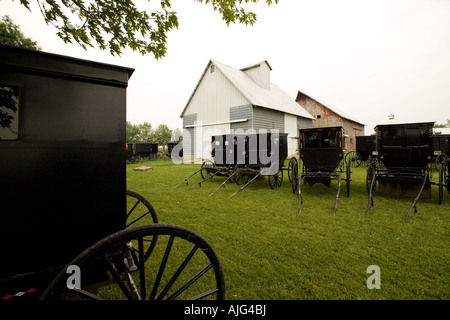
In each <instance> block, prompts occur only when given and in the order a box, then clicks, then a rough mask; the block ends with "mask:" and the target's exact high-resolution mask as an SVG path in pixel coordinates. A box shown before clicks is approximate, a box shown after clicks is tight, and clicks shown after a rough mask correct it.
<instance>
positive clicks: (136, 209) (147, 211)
mask: <svg viewBox="0 0 450 320" xmlns="http://www.w3.org/2000/svg"><path fill="white" fill-rule="evenodd" d="M147 215H150V216H151V219H152V222H153V223H158V216H157V215H156V211H155V209H154V208H153V206H152V205H151V204H150V202H149V201H148V200H147V199H145V198H144V197H143V196H141V195H140V194H139V193H137V192H134V191H131V190H127V223H126V226H125V228H128V227H130V226H131V225H133V224H135V223H136V222H138V221H139V220H141V219H142V218H144V217H145V216H147ZM146 224H149V222H148V221H147V222H146Z"/></svg>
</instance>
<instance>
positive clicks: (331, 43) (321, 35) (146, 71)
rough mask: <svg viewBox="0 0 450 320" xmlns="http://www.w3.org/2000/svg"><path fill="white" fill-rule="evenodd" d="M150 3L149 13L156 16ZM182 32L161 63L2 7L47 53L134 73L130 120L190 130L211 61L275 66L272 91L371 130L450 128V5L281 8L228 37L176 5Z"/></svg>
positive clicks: (262, 7)
mask: <svg viewBox="0 0 450 320" xmlns="http://www.w3.org/2000/svg"><path fill="white" fill-rule="evenodd" d="M152 3H153V2H150V3H149V4H147V6H148V7H149V8H150V9H152V8H153V7H152ZM171 3H172V8H173V10H174V11H177V12H178V17H179V23H180V26H179V29H178V30H174V31H172V32H171V33H170V34H169V39H168V54H167V56H166V57H165V58H163V59H162V60H155V59H154V58H153V56H150V55H147V56H144V57H143V56H141V55H140V54H139V53H133V52H132V51H126V52H124V54H123V55H122V57H112V56H110V54H109V52H107V51H106V52H105V51H100V50H98V49H88V51H84V50H83V49H82V48H81V47H80V46H79V45H77V44H73V45H66V44H64V42H62V40H60V39H59V38H58V37H57V36H56V34H55V33H56V31H55V30H56V29H55V28H54V27H53V26H51V25H50V26H48V25H46V24H45V22H44V21H43V18H42V16H41V14H40V12H39V9H38V8H37V7H36V5H35V1H32V3H31V5H32V13H30V12H29V11H28V10H27V9H25V8H24V7H22V6H21V5H20V2H19V0H15V1H12V0H0V13H1V15H4V14H8V15H9V16H10V17H11V18H12V19H13V20H14V22H15V23H16V24H18V25H19V26H20V27H21V29H22V31H23V32H24V33H25V35H26V36H29V37H31V38H32V39H33V40H36V41H38V44H39V45H40V46H41V47H42V48H43V51H47V52H52V53H57V54H63V55H69V56H73V57H77V58H82V59H89V60H94V61H100V62H106V63H112V64H117V65H122V66H127V67H132V68H134V69H136V70H135V72H134V74H133V76H132V77H131V79H130V81H129V87H128V98H127V120H128V121H131V122H133V123H142V122H144V121H147V122H150V123H151V124H152V126H153V127H154V128H156V127H157V126H158V125H159V124H167V125H168V126H169V128H170V129H172V130H173V129H175V128H180V129H181V128H182V121H181V118H180V114H181V112H182V110H183V108H184V106H185V105H186V103H187V101H188V99H189V97H190V95H191V93H192V91H193V90H194V88H195V85H196V84H197V82H198V80H199V79H200V76H201V74H202V72H203V70H204V69H205V67H206V65H207V63H208V61H209V60H210V59H214V60H217V61H219V62H221V63H224V64H227V65H229V66H231V67H234V68H241V67H244V66H246V65H248V64H251V63H254V62H257V61H260V60H267V61H268V62H269V64H270V65H271V67H272V69H273V70H272V73H271V81H272V82H273V83H274V84H277V85H278V86H280V87H281V88H282V89H283V90H284V91H285V92H286V93H287V94H288V95H289V96H291V97H292V99H295V97H296V95H297V92H298V90H300V91H302V92H303V93H305V94H307V95H310V96H311V97H313V98H316V99H317V100H319V101H321V102H323V103H325V104H329V105H330V106H334V107H336V108H338V109H341V110H342V111H344V112H346V113H347V114H349V115H351V116H352V117H354V118H356V119H358V120H360V122H362V123H364V124H366V128H365V129H366V134H371V133H373V127H374V126H375V125H377V124H381V123H388V122H389V120H388V115H389V114H394V115H395V120H394V121H396V122H420V121H436V122H437V123H445V122H446V119H450V0H280V1H279V4H277V5H274V6H270V7H268V6H267V5H266V4H265V1H261V3H259V4H257V5H251V6H248V8H251V9H252V10H253V11H254V12H256V13H257V15H258V21H257V23H256V25H255V26H242V25H231V26H230V27H227V26H226V25H225V23H224V22H223V21H222V20H221V17H220V15H219V14H218V13H217V12H213V11H212V8H211V7H210V6H209V5H204V4H200V3H198V2H195V1H193V0H172V1H171Z"/></svg>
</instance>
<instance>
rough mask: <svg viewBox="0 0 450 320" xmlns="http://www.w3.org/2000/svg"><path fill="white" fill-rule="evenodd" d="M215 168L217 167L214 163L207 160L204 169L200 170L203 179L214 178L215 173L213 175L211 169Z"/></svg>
mask: <svg viewBox="0 0 450 320" xmlns="http://www.w3.org/2000/svg"><path fill="white" fill-rule="evenodd" d="M213 168H215V165H214V163H213V162H212V161H210V160H206V161H205V162H203V163H202V169H201V170H200V174H201V175H202V178H203V179H209V178H211V177H212V176H213V173H211V169H213Z"/></svg>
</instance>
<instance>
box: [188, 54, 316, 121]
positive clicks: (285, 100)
mask: <svg viewBox="0 0 450 320" xmlns="http://www.w3.org/2000/svg"><path fill="white" fill-rule="evenodd" d="M260 63H267V65H268V66H269V68H270V65H269V63H268V62H267V61H266V60H263V61H261V62H259V63H257V64H258V65H259V64H260ZM211 64H213V65H214V66H215V67H216V68H217V69H219V70H220V71H221V72H222V73H223V74H224V75H225V77H226V78H227V79H228V80H229V81H230V82H231V83H232V84H233V85H234V86H235V87H236V89H238V90H239V91H240V92H241V93H242V94H243V95H244V97H245V98H246V99H248V100H249V101H250V103H251V104H253V105H254V106H258V107H264V108H268V109H272V110H277V111H281V112H284V113H289V114H293V115H296V116H300V117H303V118H307V119H314V117H313V116H311V115H310V114H309V113H308V112H307V111H306V110H305V109H304V108H303V107H302V106H300V105H299V104H298V103H297V102H295V100H293V99H292V98H291V97H289V96H288V95H287V94H286V93H285V92H284V91H283V90H282V89H281V88H280V87H278V86H277V85H275V84H273V83H271V84H270V90H267V89H264V88H262V87H260V86H259V85H258V84H257V83H256V82H255V81H254V80H253V79H251V78H250V77H249V76H248V75H247V74H246V73H245V72H244V70H247V69H248V68H249V67H253V66H255V65H256V64H252V65H250V66H247V67H244V68H242V69H241V70H238V69H235V68H232V67H230V66H227V65H225V64H223V63H220V62H218V61H215V60H210V61H209V63H208V65H207V66H206V68H205V71H204V72H203V74H202V76H201V78H200V80H199V82H198V83H197V85H196V87H195V89H194V92H193V93H192V95H191V97H190V98H189V100H188V102H187V104H186V106H185V107H184V109H183V112H182V113H181V115H180V117H183V114H184V112H185V111H186V109H187V107H188V105H189V103H190V101H191V100H192V97H193V96H194V95H195V92H196V91H197V88H198V86H199V84H200V83H201V81H202V80H203V77H204V75H205V73H206V71H207V70H208V68H209V67H210V65H211ZM270 69H271V68H270Z"/></svg>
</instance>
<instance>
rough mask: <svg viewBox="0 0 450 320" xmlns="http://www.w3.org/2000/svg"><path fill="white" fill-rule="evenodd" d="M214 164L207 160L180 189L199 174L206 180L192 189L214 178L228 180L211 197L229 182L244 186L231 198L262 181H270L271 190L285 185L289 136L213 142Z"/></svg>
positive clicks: (223, 138) (232, 136) (231, 137)
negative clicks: (253, 183) (285, 163)
mask: <svg viewBox="0 0 450 320" xmlns="http://www.w3.org/2000/svg"><path fill="white" fill-rule="evenodd" d="M211 147H212V152H211V155H212V157H213V161H210V160H206V161H204V162H203V164H202V167H201V168H200V169H199V170H197V171H196V172H194V173H193V174H191V175H190V176H189V177H187V178H186V179H184V180H183V181H181V182H180V183H179V184H178V186H179V185H181V184H182V183H184V182H187V181H188V179H190V178H191V177H193V176H194V175H195V174H197V173H198V172H200V174H201V176H202V178H203V180H201V181H199V182H197V183H196V184H195V185H193V186H191V187H190V188H193V187H195V186H197V185H200V186H201V184H202V183H203V182H205V181H207V180H210V179H212V178H213V177H215V176H226V177H227V178H226V179H225V181H223V182H222V184H221V185H220V186H219V187H218V188H217V189H216V190H215V191H214V192H213V193H212V194H210V196H211V195H213V194H214V193H215V192H216V191H217V190H219V189H220V188H221V187H223V186H224V185H225V184H226V183H227V182H235V183H236V184H238V185H243V186H242V187H241V188H240V189H239V190H237V191H236V192H235V193H233V194H232V195H231V196H230V198H231V197H233V196H234V195H236V194H237V193H238V192H240V191H242V190H243V189H244V188H246V187H247V186H248V185H249V184H250V183H252V182H253V181H255V180H256V179H258V178H259V177H265V176H267V177H268V181H269V185H270V187H271V188H272V189H277V188H279V187H280V186H281V184H282V182H283V166H284V161H285V160H286V157H287V134H286V133H277V134H273V133H255V134H226V135H218V136H213V137H212V138H211Z"/></svg>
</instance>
